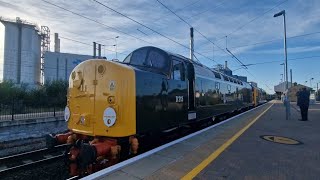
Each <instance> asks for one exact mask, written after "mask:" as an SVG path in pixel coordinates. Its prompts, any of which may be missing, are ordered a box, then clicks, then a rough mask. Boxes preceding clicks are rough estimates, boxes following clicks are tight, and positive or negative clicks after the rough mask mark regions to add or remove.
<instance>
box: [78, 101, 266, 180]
mask: <svg viewBox="0 0 320 180" xmlns="http://www.w3.org/2000/svg"><path fill="white" fill-rule="evenodd" d="M267 104H269V103H265V104H263V105H261V106H258V107H255V108H253V109H250V110H249V111H246V112H243V113H241V114H238V115H236V116H233V117H231V118H229V119H226V120H224V121H223V122H219V123H217V124H215V125H212V126H210V127H207V128H205V129H202V130H200V131H197V132H194V133H192V134H189V135H187V136H185V137H182V138H180V139H177V140H175V141H172V142H170V143H167V144H164V145H162V146H159V147H157V148H155V149H152V150H150V151H147V152H145V153H143V154H140V155H138V156H135V157H133V158H130V159H128V160H126V161H123V162H121V163H118V164H115V165H113V166H110V167H108V168H106V169H103V170H101V171H98V172H96V173H93V174H91V175H89V176H86V177H84V178H82V179H84V180H86V179H88V180H91V179H98V178H101V177H104V176H106V175H108V174H110V173H112V172H114V171H116V170H118V169H120V168H123V167H125V166H128V165H130V164H132V163H134V162H136V161H138V160H140V159H143V158H145V157H147V156H150V155H152V154H154V153H156V152H159V151H161V150H163V149H165V148H167V147H170V146H172V145H175V144H177V143H179V142H181V141H184V140H186V139H189V138H191V137H193V136H196V135H198V134H200V133H202V132H205V131H208V130H210V129H212V128H214V127H217V126H219V125H222V124H224V123H227V122H229V121H231V120H233V119H235V118H237V117H239V116H242V115H244V114H247V113H249V112H251V111H253V110H255V109H257V108H259V107H263V106H265V105H267Z"/></svg>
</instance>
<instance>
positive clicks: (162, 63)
mask: <svg viewBox="0 0 320 180" xmlns="http://www.w3.org/2000/svg"><path fill="white" fill-rule="evenodd" d="M124 62H125V63H129V64H131V65H136V66H139V67H142V68H147V69H148V70H150V71H153V70H155V71H156V72H161V73H164V74H166V75H167V74H169V67H170V66H169V62H170V61H169V60H168V57H167V56H166V55H165V54H164V53H163V52H161V51H159V50H157V49H155V48H150V47H145V48H140V49H138V50H136V51H134V52H133V53H132V54H130V55H129V56H128V57H126V59H125V60H124Z"/></svg>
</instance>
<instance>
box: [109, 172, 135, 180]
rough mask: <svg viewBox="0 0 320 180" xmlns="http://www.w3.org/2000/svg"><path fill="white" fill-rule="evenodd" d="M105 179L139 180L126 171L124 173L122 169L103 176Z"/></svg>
mask: <svg viewBox="0 0 320 180" xmlns="http://www.w3.org/2000/svg"><path fill="white" fill-rule="evenodd" d="M105 179H112V180H124V179H125V180H139V179H140V178H138V177H134V176H132V175H129V174H128V173H125V172H123V171H117V172H115V173H113V174H110V175H108V176H106V177H105Z"/></svg>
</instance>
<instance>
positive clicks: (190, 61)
mask: <svg viewBox="0 0 320 180" xmlns="http://www.w3.org/2000/svg"><path fill="white" fill-rule="evenodd" d="M142 48H154V49H157V50H159V51H162V52H164V53H165V54H167V55H169V56H176V57H179V58H180V59H183V60H184V61H187V62H189V63H192V64H197V65H198V66H201V67H202V68H205V69H208V70H210V71H213V72H216V73H219V74H221V76H226V77H228V78H231V79H236V80H237V81H240V82H242V83H245V84H249V83H248V82H245V81H241V80H240V79H237V78H235V77H232V76H229V75H226V74H224V73H221V72H219V71H215V70H213V69H210V68H209V67H207V66H205V65H203V64H201V63H199V62H196V61H192V60H191V59H189V58H187V57H185V56H183V55H180V54H176V53H172V52H170V51H166V50H163V49H160V48H158V47H154V46H145V47H141V48H139V49H142ZM137 50H138V49H137ZM223 79H224V80H225V81H228V80H226V79H225V77H223Z"/></svg>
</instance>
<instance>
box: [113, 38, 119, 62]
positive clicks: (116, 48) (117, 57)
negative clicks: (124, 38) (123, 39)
mask: <svg viewBox="0 0 320 180" xmlns="http://www.w3.org/2000/svg"><path fill="white" fill-rule="evenodd" d="M118 38H119V36H116V37H115V38H114V39H115V41H116V44H115V45H114V46H115V48H116V59H118V52H117V48H118V47H117V46H118V45H117V39H118Z"/></svg>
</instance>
